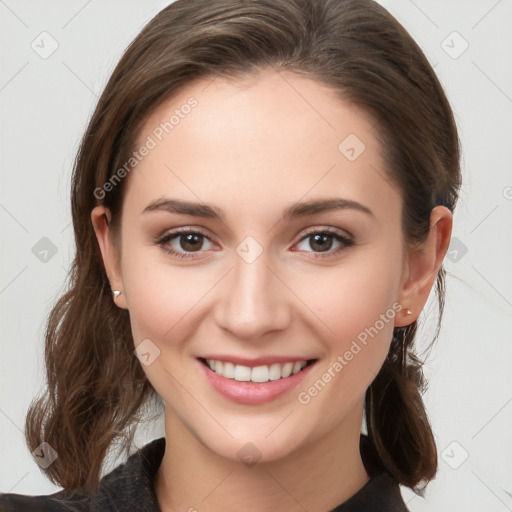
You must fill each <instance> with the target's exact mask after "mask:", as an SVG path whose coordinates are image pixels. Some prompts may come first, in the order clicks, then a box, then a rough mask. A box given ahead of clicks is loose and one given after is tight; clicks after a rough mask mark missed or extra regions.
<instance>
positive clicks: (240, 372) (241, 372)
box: [235, 364, 251, 382]
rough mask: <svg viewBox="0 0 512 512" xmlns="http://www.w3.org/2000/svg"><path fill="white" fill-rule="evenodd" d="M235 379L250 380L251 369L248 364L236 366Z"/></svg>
mask: <svg viewBox="0 0 512 512" xmlns="http://www.w3.org/2000/svg"><path fill="white" fill-rule="evenodd" d="M235 380H240V381H244V382H249V381H250V380H251V369H250V368H249V367H248V366H240V365H239V364H237V365H236V366H235Z"/></svg>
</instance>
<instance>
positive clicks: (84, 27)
mask: <svg viewBox="0 0 512 512" xmlns="http://www.w3.org/2000/svg"><path fill="white" fill-rule="evenodd" d="M167 3H168V2H165V1H156V0H151V1H145V2H142V1H141V0H139V1H134V0H130V1H127V0H123V1H120V0H118V1H108V2H99V1H98V0H89V1H84V0H73V1H69V0H66V1H64V0H61V1H51V2H38V1H36V0H31V1H28V0H27V1H22V0H19V1H15V0H5V1H4V0H0V24H1V29H0V38H1V67H0V109H1V116H0V159H1V160H0V166H1V195H0V226H1V235H2V240H3V242H2V266H1V274H0V307H1V322H2V323H1V329H2V331H1V332H2V336H3V339H2V345H1V346H2V352H1V357H0V390H1V395H0V400H1V401H0V432H1V434H0V460H1V463H0V491H2V492H16V493H21V494H48V493H52V492H56V491H57V490H59V489H60V488H59V487H56V486H54V485H52V484H51V483H50V482H49V481H48V480H47V479H46V478H45V477H44V476H43V475H42V473H41V471H40V470H39V467H38V465H37V464H36V462H35V461H34V459H33V458H32V456H31V454H30V453H29V452H28V449H27V448H26V446H25V443H24V437H23V432H22V429H23V424H24V418H25V414H26V410H27V407H28V405H29V403H30V401H31V399H32V398H33V397H34V396H35V395H36V393H37V392H38V390H39V389H40V387H41V386H42V384H43V382H44V380H43V329H44V324H45V320H46V317H47V315H48V312H49V310H50V307H51V305H52V303H53V301H54V300H55V299H56V298H57V297H58V295H59V293H60V292H61V291H62V289H63V283H64V280H65V277H66V272H67V269H68V267H69V264H70V261H71V259H72V254H73V232H72V231H73V230H72V227H71V225H70V221H71V218H70V207H69V197H68V196H69V184H70V175H71V166H72V162H73V158H74V155H75V152H76V150H77V147H78V142H79V139H80V137H81V135H82V133H83V131H84V129H85V126H86V123H87V121H88V119H89V117H90V115H91V113H92V110H93V107H94V105H95V103H96V101H97V98H98V96H99V94H100V93H101V90H102V88H103V86H104V85H105V83H106V80H107V79H108V76H109V74H110V73H111V71H112V70H113V68H114V66H115V64H116V63H117V61H118V59H119V57H120V55H121V53H122V51H123V50H124V49H125V47H126V46H127V44H128V43H129V42H130V41H131V40H132V38H133V37H134V36H135V35H136V34H137V33H138V32H139V30H140V29H141V28H142V26H143V25H144V24H145V23H146V22H147V21H149V19H150V18H151V17H153V16H154V15H155V14H156V13H157V12H158V11H159V10H160V9H161V8H163V7H164V6H165V5H167ZM381 3H382V4H383V5H384V6H385V7H387V8H388V9H389V10H390V11H391V12H392V13H393V14H394V15H395V16H396V17H397V18H398V20H399V21H400V22H401V23H402V24H404V25H405V27H406V28H407V29H408V30H409V31H410V32H411V34H412V35H413V37H414V38H415V39H416V40H417V42H418V43H419V44H420V46H421V47H422V48H423V50H424V51H425V53H426V54H427V57H428V58H429V60H430V62H431V63H432V65H433V66H434V67H435V70H436V72H437V73H438V76H439V78H440V80H441V82H442V83H443V85H444V87H445V89H446V92H447V94H448V97H449V99H450V101H451V104H452V106H453V109H454V112H455V115H456V119H457V122H458V126H459V130H460V138H461V141H462V145H463V162H462V165H463V175H464V185H463V189H462V191H461V198H460V203H459V205H458V207H457V211H456V214H455V227H454V239H453V242H452V245H451V247H450V250H449V253H448V256H447V258H446V268H447V270H448V272H449V274H450V276H449V277H448V282H447V284H448V295H447V304H446V316H445V319H444V327H443V330H442V333H441V337H440V339H439V341H438V342H437V344H436V346H435V348H434V350H433V351H432V352H431V354H430V356H429V359H428V364H427V366H426V375H427V377H428V378H429V380H430V387H429V390H428V392H427V394H426V396H425V401H426V404H427V407H428V411H429V414H430V418H431V421H432V424H433V429H434V432H435V435H436V440H437V444H438V448H439V473H438V476H437V478H436V480H435V481H433V482H432V483H431V484H430V485H429V487H428V491H427V493H426V497H425V499H423V498H420V497H416V496H415V495H414V494H413V493H411V492H410V491H408V490H407V489H404V490H403V495H404V498H405V500H406V501H407V502H408V506H409V508H410V509H411V510H412V511H413V512H420V511H427V510H428V511H433V510H435V511H440V510H442V511H445V510H450V511H452V512H455V511H466V512H469V511H482V510H486V511H487V512H491V511H496V512H500V511H506V510H512V481H511V474H512V472H511V465H512V464H511V460H512V436H511V435H510V430H511V429H510V427H511V425H512V403H511V402H512V386H511V380H512V379H511V377H510V375H511V374H512V345H511V343H510V327H511V312H512V271H511V265H510V261H512V237H511V235H510V234H511V233H512V229H511V228H512V215H511V211H512V173H511V169H510V164H511V161H512V149H511V147H512V117H511V113H512V68H511V66H510V62H511V59H510V56H511V55H510V54H511V49H512V30H511V28H512V26H511V25H512V2H511V1H510V0H499V1H497V0H472V1H462V0H460V1H455V0H451V1H441V0H437V1H426V0H422V1H420V0H415V1H413V0H398V1H397V0H394V1H391V0H387V1H382V2H381ZM42 32H47V34H41V33H42ZM57 45H58V46H57ZM466 47H467V48H466ZM52 50H54V51H53V53H51V52H52ZM50 53H51V54H50ZM425 313H426V314H425V315H424V328H423V330H422V333H423V337H424V339H425V340H428V336H429V334H430V333H431V332H432V325H433V323H434V321H435V316H436V315H435V308H434V306H433V305H432V304H431V307H430V308H427V310H426V312H425ZM161 435H163V430H162V422H161V420H159V421H157V422H155V423H154V424H149V425H147V428H144V429H142V430H141V431H140V432H139V434H138V435H137V442H138V443H139V445H142V444H144V443H146V442H147V441H148V440H150V439H152V438H154V437H157V436H158V437H159V436H161ZM118 462H119V461H114V460H112V461H111V466H110V467H113V466H114V465H115V464H117V463H118Z"/></svg>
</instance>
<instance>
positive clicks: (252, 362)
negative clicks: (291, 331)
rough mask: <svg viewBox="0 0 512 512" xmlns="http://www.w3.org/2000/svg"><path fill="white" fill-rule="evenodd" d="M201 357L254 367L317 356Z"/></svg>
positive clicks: (211, 355)
mask: <svg viewBox="0 0 512 512" xmlns="http://www.w3.org/2000/svg"><path fill="white" fill-rule="evenodd" d="M200 359H213V360H215V361H222V362H228V363H233V364H234V365H241V366H248V367H249V368H254V367H255V366H270V365H272V364H276V363H280V364H284V363H295V362H297V361H311V360H314V359H315V358H312V357H297V356H263V357H256V358H248V357H238V356H232V355H224V354H208V355H205V356H200Z"/></svg>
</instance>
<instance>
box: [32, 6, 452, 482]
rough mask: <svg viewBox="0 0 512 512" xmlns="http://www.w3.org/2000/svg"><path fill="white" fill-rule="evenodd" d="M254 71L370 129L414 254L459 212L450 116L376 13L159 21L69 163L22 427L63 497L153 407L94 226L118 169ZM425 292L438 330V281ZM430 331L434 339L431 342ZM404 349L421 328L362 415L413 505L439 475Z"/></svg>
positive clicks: (229, 13) (196, 11)
mask: <svg viewBox="0 0 512 512" xmlns="http://www.w3.org/2000/svg"><path fill="white" fill-rule="evenodd" d="M265 67H270V68H273V69H275V70H277V71H280V70H289V71H293V72H296V73H299V74H301V75H303V76H307V77H309V78H311V79H314V80H317V81H319V82H322V83H325V84H327V85H329V86H331V87H332V88H333V90H335V91H337V93H338V94H339V96H340V98H343V99H345V100H348V101H350V102H352V103H353V104H355V105H357V106H359V107H360V108H362V109H363V110H364V111H366V112H367V113H369V114H370V115H371V116H373V118H374V119H375V120H376V123H377V124H376V130H375V132H376V134H377V135H378V136H379V138H380V139H381V142H382V148H383V152H385V157H386V159H387V163H388V167H389V169H388V172H389V174H390V176H391V179H392V180H394V181H395V183H397V184H398V186H399V188H400V190H401V191H402V195H403V200H404V208H403V230H404V236H405V237H406V239H407V240H408V241H409V242H414V241H421V240H423V239H424V237H425V236H426V234H427V233H428V230H429V214H430V211H431V210H432V208H433V207H434V206H435V205H439V204H440V205H445V206H446V207H448V208H449V209H450V210H451V211H453V209H454V207H455V203H456V200H457V193H458V188H459V185H460V171H459V142H458V137H457V131H456V126H455V122H454V119H453V115H452V111H451V109H450V106H449V104H448V101H447V99H446V97H445V95H444V92H443V89H442V87H441V85H440V83H439V81H438V79H437V77H436V75H435V73H434V72H433V70H432V68H431V66H430V65H429V63H428V61H427V59H426V58H425V56H424V54H423V52H422V51H421V50H420V48H419V47H418V45H417V44H416V43H415V42H414V41H413V39H412V38H411V37H410V35H409V34H408V33H407V32H406V30H405V29H404V28H403V27H402V26H401V25H400V24H399V23H398V22H397V21H396V20H395V19H394V18H393V17H392V16H391V15H390V14H389V13H388V12H387V11H386V10H385V9H384V8H382V7H381V6H379V5H378V4H377V3H375V2H373V1H371V0H244V1H239V0H178V1H176V2H175V3H172V4H171V5H169V6H168V7H166V8H165V9H163V10H162V11H161V12H160V13H159V14H158V15H157V16H155V18H153V20H151V21H150V22H149V23H148V24H147V25H146V27H145V28H144V29H143V30H142V32H141V33H140V34H139V35H138V36H137V38H136V39H135V40H134V41H133V42H132V43H131V44H130V46H129V47H128V48H127V50H126V52H125V53H124V55H123V57H122V58H121V60H120V62H119V64H118V65H117V67H116V68H115V70H114V72H113V74H112V76H111V78H110V80H109V81H108V83H107V85H106V88H105V90H104V92H103V94H102V96H101V98H100V99H99V102H98V105H97V107H96V110H95V111H94V114H93V116H92V118H91V120H90V123H89V126H88V128H87V131H86V133H85V135H84V137H83V140H82V142H81V146H80V149H79V152H78V155H77V158H76V161H75V166H74V171H73V178H72V189H71V204H72V217H73V226H74V232H75V242H76V256H75V259H74V261H73V265H72V269H71V271H70V276H69V289H68V291H67V292H66V293H65V294H64V295H63V296H62V297H61V298H60V299H59V300H58V302H57V303H56V304H55V306H54V307H53V310H52V311H51V314H50V316H49V319H48V323H47V329H46V347H45V360H46V378H47V383H48V386H47V389H46V390H45V394H44V395H43V396H42V397H40V398H38V400H35V401H34V402H33V403H32V404H31V406H30V409H29V412H28V414H27V418H26V440H27V444H28V445H29V447H30V450H34V449H35V448H36V447H37V446H38V445H39V444H40V443H41V442H42V441H46V442H48V443H49V444H50V445H51V446H52V447H53V448H54V449H55V450H56V451H57V452H58V458H57V460H56V461H55V462H54V463H53V464H51V465H50V466H49V467H48V468H47V469H45V470H44V471H45V473H46V475H47V476H48V477H49V478H50V479H51V480H52V481H53V482H54V483H56V484H58V485H61V486H62V487H64V488H66V489H77V490H78V489H79V490H85V491H93V490H94V489H95V487H96V486H97V484H98V482H99V479H100V478H101V470H102V464H103V462H104V459H105V456H106V455H107V453H108V450H109V449H110V448H111V446H112V445H113V444H114V442H117V441H119V440H122V446H124V447H125V448H126V449H127V451H128V448H129V446H130V445H131V443H132V441H133V435H134V431H133V429H132V428H131V427H132V426H133V425H134V424H136V422H138V421H140V418H141V417H142V416H141V414H142V412H143V411H144V410H145V407H147V410H149V411H151V410H153V411H154V410H155V409H156V406H157V405H158V404H159V401H158V397H157V395H156V392H155V391H154V389H153V388H152V386H151V384H150V383H149V381H148V380H147V378H146V376H145V374H144V372H143V370H142V368H141V365H140V363H139V361H138V359H137V358H136V357H135V355H134V342H133V339H132V334H131V329H130V322H129V314H128V312H127V311H126V310H123V309H119V308H118V307H117V306H115V304H114V303H113V301H112V296H111V290H110V286H109V282H108V279H107V276H106V273H105V269H104V266H103V262H102V258H101V254H100V251H99V247H98V244H97V240H96V237H95V233H94V231H93V227H92V223H91V219H90V212H91V210H92V209H93V208H94V207H95V206H96V205H97V204H104V205H105V206H107V207H108V208H109V209H110V211H111V213H112V226H111V227H112V229H117V228H118V223H119V217H120V215H119V213H120V211H121V204H122V198H123V194H122V191H123V188H124V187H123V184H124V182H123V181H121V182H120V183H119V184H117V186H115V187H113V188H112V190H110V191H109V192H108V193H105V194H102V196H101V197H100V199H98V196H99V194H98V193H97V191H98V190H103V188H102V187H103V186H104V184H105V183H106V182H108V181H109V180H110V179H111V178H112V176H113V175H114V173H115V172H116V170H118V169H119V168H121V167H122V166H123V165H124V164H125V162H127V161H128V160H129V158H130V156H131V152H132V151H133V147H134V143H135V140H136V137H137V135H138V131H139V130H140V128H141V125H142V122H143V121H144V120H145V119H146V118H147V116H148V115H150V113H151V112H152V111H154V109H156V108H157V107H158V106H159V105H160V104H161V103H162V102H163V101H164V100H167V99H168V98H169V97H170V96H172V95H173V94H175V93H176V92H177V91H178V90H179V89H180V88H183V87H185V86H186V85H187V84H189V83H190V82H191V81H192V80H194V79H196V78H200V77H205V76H212V77H213V76H222V77H231V78H241V77H243V76H244V75H247V74H250V73H253V72H257V71H258V70H260V69H262V68H265ZM114 233H115V231H114ZM436 291H437V292H438V297H439V311H440V317H441V315H442V311H443V304H444V270H443V269H441V271H440V272H439V274H438V277H437V286H436ZM439 322H440V318H439ZM438 331H439V324H438V330H437V331H436V333H435V336H434V338H435V337H436V336H437V334H438ZM415 335H416V323H413V324H412V325H410V326H407V327H406V328H395V331H394V336H393V341H392V343H391V347H390V351H389V354H388V357H387V359H386V361H385V363H384V365H383V366H382V369H381V370H380V372H379V374H378V375H377V377H376V378H375V380H374V381H373V383H372V384H371V385H370V387H369V389H368V391H367V393H366V400H365V415H366V419H367V426H368V436H369V439H370V440H371V442H372V444H373V446H374V447H375V449H376V452H377V454H378V458H379V460H380V462H381V463H382V465H383V467H384V468H385V469H386V470H387V471H389V472H390V473H391V474H392V475H393V476H394V477H395V479H396V480H397V481H398V482H400V483H401V484H404V485H406V486H409V487H411V488H413V489H414V490H416V491H417V492H419V484H420V483H426V482H428V481H429V480H430V479H432V478H433V477H434V475H435V473H436V470H437V452H436V446H435V442H434V438H433V434H432V431H431V428H430V425H429V422H428V419H427V416H426V413H425V408H424V405H423V401H422V398H421V391H422V390H423V385H424V382H423V374H422V362H421V360H420V359H419V358H417V357H416V356H415V355H414V347H413V345H414V340H415ZM404 361H405V363H406V364H405V365H404Z"/></svg>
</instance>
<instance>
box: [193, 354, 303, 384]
mask: <svg viewBox="0 0 512 512" xmlns="http://www.w3.org/2000/svg"><path fill="white" fill-rule="evenodd" d="M312 361H313V360H309V363H310V362H312ZM203 362H205V363H206V364H207V365H208V366H209V367H210V370H212V371H214V372H215V373H218V374H219V375H221V376H222V377H225V378H226V379H233V380H236V381H239V382H258V383H264V382H268V381H270V380H279V379H286V378H287V377H289V376H290V375H295V374H296V373H299V372H300V371H301V370H302V369H303V368H305V367H306V366H307V365H308V361H305V360H302V361H295V362H291V361H289V362H285V363H274V364H271V365H261V366H254V367H252V368H251V367H250V366H244V365H241V364H234V363H231V362H229V361H218V360H215V359H203Z"/></svg>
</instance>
